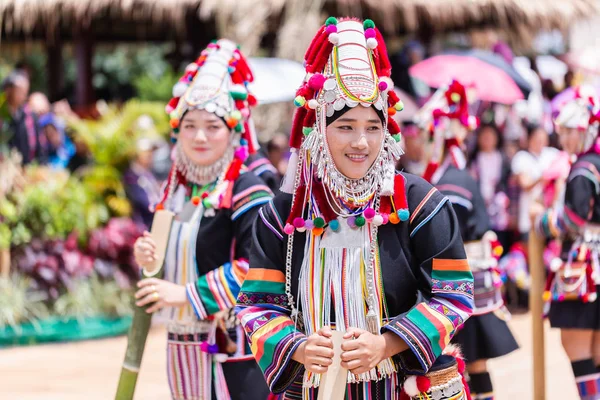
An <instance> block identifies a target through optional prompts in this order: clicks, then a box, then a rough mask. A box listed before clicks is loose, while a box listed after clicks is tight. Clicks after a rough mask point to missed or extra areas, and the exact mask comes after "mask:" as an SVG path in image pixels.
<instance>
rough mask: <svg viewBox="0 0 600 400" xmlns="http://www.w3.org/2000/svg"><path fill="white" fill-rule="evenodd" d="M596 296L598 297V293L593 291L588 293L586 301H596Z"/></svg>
mask: <svg viewBox="0 0 600 400" xmlns="http://www.w3.org/2000/svg"><path fill="white" fill-rule="evenodd" d="M597 298H598V295H597V294H596V293H595V292H594V293H590V295H589V296H588V301H589V302H590V303H593V302H594V301H596V299H597Z"/></svg>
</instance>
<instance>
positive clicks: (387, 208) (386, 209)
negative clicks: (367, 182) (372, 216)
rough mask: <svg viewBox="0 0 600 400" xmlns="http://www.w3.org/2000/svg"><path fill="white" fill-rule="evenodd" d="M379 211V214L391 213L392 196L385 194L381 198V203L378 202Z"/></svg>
mask: <svg viewBox="0 0 600 400" xmlns="http://www.w3.org/2000/svg"><path fill="white" fill-rule="evenodd" d="M379 213H380V214H391V213H392V198H391V197H390V196H385V197H382V198H381V203H380V204H379Z"/></svg>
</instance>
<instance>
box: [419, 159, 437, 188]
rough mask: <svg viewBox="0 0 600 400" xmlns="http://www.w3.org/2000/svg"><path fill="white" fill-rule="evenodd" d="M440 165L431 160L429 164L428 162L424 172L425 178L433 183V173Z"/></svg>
mask: <svg viewBox="0 0 600 400" xmlns="http://www.w3.org/2000/svg"><path fill="white" fill-rule="evenodd" d="M439 166H440V165H439V164H438V163H437V162H435V161H430V162H429V164H427V168H425V172H423V179H425V180H426V181H427V182H429V183H431V178H433V174H434V173H435V171H436V170H437V169H438V167H439Z"/></svg>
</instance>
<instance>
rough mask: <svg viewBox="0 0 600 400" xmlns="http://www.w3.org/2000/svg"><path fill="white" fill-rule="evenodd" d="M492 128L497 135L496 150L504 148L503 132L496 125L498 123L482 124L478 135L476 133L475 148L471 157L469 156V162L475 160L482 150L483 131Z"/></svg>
mask: <svg viewBox="0 0 600 400" xmlns="http://www.w3.org/2000/svg"><path fill="white" fill-rule="evenodd" d="M488 129H491V130H492V132H494V134H495V135H496V150H500V149H502V147H503V145H504V138H503V137H502V134H501V133H500V130H499V129H498V127H497V126H496V124H493V123H484V124H481V125H480V126H479V129H477V132H476V135H475V147H474V148H473V152H472V153H471V157H469V164H471V163H472V162H473V161H475V160H476V159H477V155H478V154H479V152H480V149H479V136H481V133H482V132H484V131H485V130H488Z"/></svg>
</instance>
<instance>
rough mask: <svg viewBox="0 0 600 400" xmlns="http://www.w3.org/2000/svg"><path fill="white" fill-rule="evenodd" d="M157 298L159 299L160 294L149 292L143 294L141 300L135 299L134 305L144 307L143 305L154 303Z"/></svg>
mask: <svg viewBox="0 0 600 400" xmlns="http://www.w3.org/2000/svg"><path fill="white" fill-rule="evenodd" d="M158 300H160V296H159V295H158V293H157V292H153V293H150V294H148V295H146V296H144V297H143V298H142V299H141V300H138V301H136V302H135V305H136V306H138V307H144V306H145V305H148V304H150V303H154V302H156V301H158Z"/></svg>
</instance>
